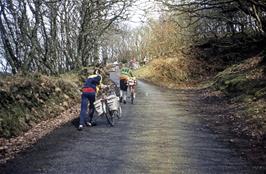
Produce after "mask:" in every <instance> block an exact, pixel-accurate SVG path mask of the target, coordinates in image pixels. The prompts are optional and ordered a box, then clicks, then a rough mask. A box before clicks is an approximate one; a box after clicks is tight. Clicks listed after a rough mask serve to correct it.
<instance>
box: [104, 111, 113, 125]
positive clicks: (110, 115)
mask: <svg viewBox="0 0 266 174" xmlns="http://www.w3.org/2000/svg"><path fill="white" fill-rule="evenodd" d="M105 117H106V119H107V122H108V123H109V125H110V126H112V127H113V126H114V125H115V119H114V113H113V112H111V111H109V110H108V111H107V112H106V113H105Z"/></svg>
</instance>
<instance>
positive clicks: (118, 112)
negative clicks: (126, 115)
mask: <svg viewBox="0 0 266 174" xmlns="http://www.w3.org/2000/svg"><path fill="white" fill-rule="evenodd" d="M113 115H114V117H117V118H118V119H120V118H121V117H122V108H121V106H119V107H118V110H115V111H113Z"/></svg>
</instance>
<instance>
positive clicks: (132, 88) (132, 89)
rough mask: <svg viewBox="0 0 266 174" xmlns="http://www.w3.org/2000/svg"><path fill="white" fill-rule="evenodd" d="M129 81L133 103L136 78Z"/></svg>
mask: <svg viewBox="0 0 266 174" xmlns="http://www.w3.org/2000/svg"><path fill="white" fill-rule="evenodd" d="M127 83H128V87H129V91H130V100H131V104H134V99H135V87H136V80H134V79H129V80H128V82H127Z"/></svg>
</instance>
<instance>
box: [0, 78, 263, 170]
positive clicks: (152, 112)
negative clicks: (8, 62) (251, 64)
mask: <svg viewBox="0 0 266 174" xmlns="http://www.w3.org/2000/svg"><path fill="white" fill-rule="evenodd" d="M111 78H113V79H114V78H115V76H114V74H112V75H111ZM188 97H189V94H188V93H184V92H182V91H173V90H167V89H162V88H159V87H156V86H153V85H150V84H147V83H144V82H139V83H138V88H137V98H136V102H135V104H134V105H131V104H129V103H128V104H126V105H123V118H121V119H120V120H118V121H117V123H116V125H115V127H109V126H107V124H106V120H105V119H102V120H98V122H97V123H98V124H97V126H95V127H92V128H89V127H86V128H85V129H84V130H83V131H81V132H79V131H77V130H76V125H77V121H78V119H76V120H74V121H73V122H71V123H68V124H66V125H64V126H63V127H62V128H60V129H57V130H55V131H54V132H53V133H52V134H50V135H48V136H46V137H44V138H43V139H41V140H40V141H39V142H38V143H37V144H36V145H34V146H33V147H32V148H31V149H28V150H26V151H25V152H23V153H21V154H20V155H18V157H17V158H16V159H14V160H11V161H9V162H8V163H7V164H6V165H5V166H3V167H1V168H0V173H1V174H2V173H6V174H37V173H43V174H45V173H49V174H113V173H114V174H116V173H119V174H126V173H132V174H140V173H162V174H168V173H173V174H219V173H221V174H222V173H223V174H224V173H226V174H229V173H230V174H256V173H263V171H258V170H256V168H255V167H252V166H250V165H249V164H248V163H247V162H245V161H244V160H243V159H241V158H240V157H239V156H238V154H237V153H235V152H234V151H233V150H231V149H230V148H229V146H227V145H226V144H223V143H222V142H221V141H219V137H218V136H217V135H215V134H212V133H211V132H210V131H209V130H208V129H206V128H204V126H203V125H201V122H200V121H199V119H198V118H197V117H198V116H197V115H195V114H191V113H190V112H189V110H188V109H187V106H188Z"/></svg>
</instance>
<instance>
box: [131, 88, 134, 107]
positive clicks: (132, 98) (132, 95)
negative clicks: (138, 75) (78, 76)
mask: <svg viewBox="0 0 266 174" xmlns="http://www.w3.org/2000/svg"><path fill="white" fill-rule="evenodd" d="M130 97H131V104H134V92H133V91H131V95H130Z"/></svg>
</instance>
